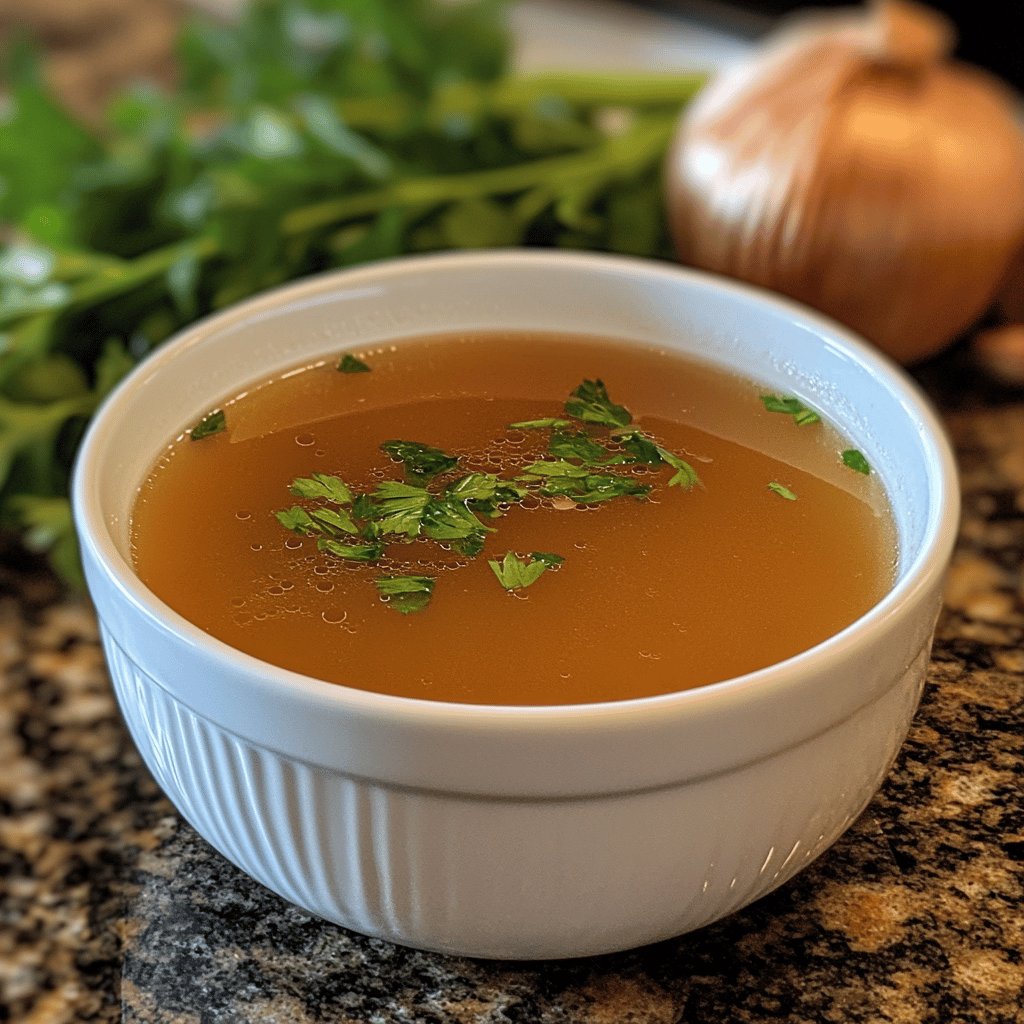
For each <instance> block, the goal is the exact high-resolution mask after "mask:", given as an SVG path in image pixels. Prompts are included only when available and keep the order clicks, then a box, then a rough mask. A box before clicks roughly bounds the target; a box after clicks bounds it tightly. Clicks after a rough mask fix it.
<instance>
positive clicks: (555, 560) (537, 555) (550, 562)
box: [530, 551, 565, 569]
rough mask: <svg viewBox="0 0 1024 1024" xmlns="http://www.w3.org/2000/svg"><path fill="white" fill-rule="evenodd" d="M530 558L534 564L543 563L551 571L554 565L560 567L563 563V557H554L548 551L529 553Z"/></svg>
mask: <svg viewBox="0 0 1024 1024" xmlns="http://www.w3.org/2000/svg"><path fill="white" fill-rule="evenodd" d="M530 557H531V558H532V559H533V560H534V561H535V562H543V563H544V564H545V565H546V566H548V567H549V568H551V569H553V568H554V567H555V566H556V565H561V564H562V563H563V562H564V561H565V557H564V556H563V555H555V554H552V553H551V552H550V551H531V552H530Z"/></svg>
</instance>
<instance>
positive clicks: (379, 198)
mask: <svg viewBox="0 0 1024 1024" xmlns="http://www.w3.org/2000/svg"><path fill="white" fill-rule="evenodd" d="M689 77H690V78H692V77H693V76H689ZM694 88H696V85H694ZM675 125H676V114H675V112H674V111H673V112H672V113H671V114H667V113H666V114H662V115H648V116H645V117H640V118H638V119H637V120H636V122H635V123H634V124H633V126H632V127H631V128H629V129H628V130H627V131H626V132H624V133H623V134H622V135H618V136H615V137H612V138H608V139H604V140H602V142H601V143H600V144H598V145H597V146H594V147H593V148H591V149H587V150H582V151H579V152H575V153H570V154H567V155H564V156H555V157H542V158H540V159H538V160H530V161H526V162H524V163H520V164H515V165H513V166H511V167H496V168H492V169H488V170H484V171H470V172H464V173H459V174H444V175H430V176H427V177H423V178H408V179H405V180H402V181H397V182H395V183H394V184H391V185H386V186H384V187H382V188H374V189H369V190H367V191H365V192H356V193H354V194H351V195H346V196H342V197H340V198H338V199H331V200H327V201H326V202H320V203H313V204H310V205H308V206H303V207H299V208H298V209H295V210H292V211H291V212H290V213H288V214H286V215H285V216H284V217H283V219H282V220H281V230H282V232H283V233H284V234H286V235H303V234H308V233H313V232H317V231H321V230H324V229H327V228H330V227H332V226H334V225H335V224H337V223H339V222H342V221H348V220H354V219H358V218H360V217H368V216H371V215H372V214H375V213H378V212H380V211H381V210H386V209H390V208H392V207H395V206H427V207H431V206H438V205H442V204H445V203H450V202H457V201H458V200H462V199H476V198H483V197H486V196H501V195H509V194H512V193H517V192H525V191H527V190H529V189H531V188H535V187H537V186H544V187H545V188H548V187H550V188H553V189H556V188H558V187H560V186H564V185H566V184H569V183H572V182H578V181H587V180H593V179H603V180H615V179H617V178H622V177H628V176H629V175H631V174H634V173H636V172H638V171H639V170H640V169H641V168H643V167H644V166H645V165H647V164H649V163H651V162H652V161H653V160H657V159H658V158H659V157H660V155H661V154H662V153H663V152H664V150H665V147H666V146H667V145H668V142H669V140H670V139H671V137H672V134H673V132H674V131H675ZM219 253H220V245H219V243H218V242H217V240H216V239H214V238H212V237H209V236H206V237H200V238H194V239H189V240H187V241H184V242H175V243H173V244H171V245H167V246H164V247H162V248H160V249H155V250H153V251H152V252H148V253H144V254H143V255H141V256H137V257H135V258H134V259H128V260H123V261H119V262H116V263H111V264H109V265H107V266H104V267H102V268H101V269H100V270H98V272H97V273H95V274H94V275H93V276H91V277H88V278H86V279H84V280H82V281H80V282H78V283H77V284H76V285H75V286H74V287H72V288H70V289H69V290H68V294H67V296H66V297H65V298H64V300H63V301H62V302H60V303H58V304H55V305H54V306H52V307H51V308H50V309H48V310H47V312H48V313H49V314H51V315H54V314H57V313H66V312H72V311H75V310H78V309H82V308H85V307H87V306H90V305H95V304H98V303H101V302H105V301H108V300H110V299H114V298H117V297H118V296H120V295H124V294H126V293H128V292H130V291H133V290H134V289H136V288H139V287H141V286H143V285H145V284H148V283H149V282H151V281H155V280H157V279H159V278H160V277H162V276H163V275H165V274H166V273H167V271H168V270H170V268H171V267H172V266H174V264H175V263H177V262H178V261H179V260H181V259H188V258H191V259H194V260H196V261H197V262H199V263H205V262H207V261H208V260H210V259H213V258H215V257H216V256H218V255H219ZM19 319H21V317H20V316H19V315H16V314H11V315H8V316H6V317H4V316H0V328H3V327H6V326H8V325H9V324H10V323H11V322H15V321H17V320H19Z"/></svg>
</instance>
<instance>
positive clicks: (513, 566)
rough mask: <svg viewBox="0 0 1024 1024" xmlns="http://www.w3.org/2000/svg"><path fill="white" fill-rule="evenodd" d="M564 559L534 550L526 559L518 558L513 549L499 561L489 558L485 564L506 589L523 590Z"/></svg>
mask: <svg viewBox="0 0 1024 1024" xmlns="http://www.w3.org/2000/svg"><path fill="white" fill-rule="evenodd" d="M564 561H565V559H564V558H562V557H561V556H560V555H552V554H548V553H546V552H540V551H537V552H534V553H533V554H531V555H530V557H529V559H526V558H520V557H519V555H517V554H516V553H515V552H514V551H509V552H508V553H507V554H506V555H505V557H504V558H503V559H502V560H501V561H500V562H498V561H496V560H494V559H490V560H489V561H488V562H487V564H488V565H489V566H490V567H491V569H492V571H493V572H494V575H495V576H497V577H498V582H499V583H500V584H501V585H502V586H503V587H504V588H505V589H506V590H524V589H525V588H526V587H529V586H532V585H533V584H534V583H536V582H537V580H539V579H540V578H541V576H543V575H544V573H545V572H547V570H548V569H550V568H551V567H552V566H555V565H560V564H561V563H562V562H564Z"/></svg>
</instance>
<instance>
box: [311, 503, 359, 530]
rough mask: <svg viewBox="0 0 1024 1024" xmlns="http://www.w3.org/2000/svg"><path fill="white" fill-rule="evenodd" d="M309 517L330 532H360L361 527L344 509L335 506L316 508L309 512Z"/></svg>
mask: <svg viewBox="0 0 1024 1024" xmlns="http://www.w3.org/2000/svg"><path fill="white" fill-rule="evenodd" d="M309 517H310V519H313V520H314V521H315V522H317V523H319V524H320V525H321V527H323V528H324V530H325V531H326V532H327V533H329V534H344V533H347V534H355V533H359V527H358V526H356V524H355V523H354V522H353V521H352V517H351V516H350V515H349V514H348V513H347V512H346V511H345V510H344V509H341V510H340V511H336V510H335V509H333V508H316V509H313V511H312V512H310V513H309Z"/></svg>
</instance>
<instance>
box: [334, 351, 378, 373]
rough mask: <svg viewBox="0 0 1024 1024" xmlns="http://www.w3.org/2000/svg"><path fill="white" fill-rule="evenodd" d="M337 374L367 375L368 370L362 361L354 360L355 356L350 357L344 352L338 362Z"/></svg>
mask: <svg viewBox="0 0 1024 1024" xmlns="http://www.w3.org/2000/svg"><path fill="white" fill-rule="evenodd" d="M338 372H339V373H369V372H370V368H369V366H367V365H366V363H364V362H363V361H362V359H356V357H355V356H353V355H350V354H349V353H348V352H346V353H345V354H344V355H343V356H342V357H341V359H340V360H339V361H338Z"/></svg>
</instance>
